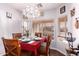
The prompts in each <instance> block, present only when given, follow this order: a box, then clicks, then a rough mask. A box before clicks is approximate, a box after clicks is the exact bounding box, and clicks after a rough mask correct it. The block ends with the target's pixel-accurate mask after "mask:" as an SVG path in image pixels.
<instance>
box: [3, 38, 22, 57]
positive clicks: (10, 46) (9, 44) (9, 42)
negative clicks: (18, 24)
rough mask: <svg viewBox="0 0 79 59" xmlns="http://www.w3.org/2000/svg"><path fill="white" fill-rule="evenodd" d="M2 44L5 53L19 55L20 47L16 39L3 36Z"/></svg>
mask: <svg viewBox="0 0 79 59" xmlns="http://www.w3.org/2000/svg"><path fill="white" fill-rule="evenodd" d="M3 44H4V47H5V51H6V55H12V56H20V52H21V48H20V44H19V41H18V40H16V39H4V38H3Z"/></svg>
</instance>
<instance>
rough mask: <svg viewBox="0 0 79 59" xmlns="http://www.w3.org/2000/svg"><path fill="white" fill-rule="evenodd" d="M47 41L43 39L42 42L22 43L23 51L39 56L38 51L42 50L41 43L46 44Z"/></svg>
mask: <svg viewBox="0 0 79 59" xmlns="http://www.w3.org/2000/svg"><path fill="white" fill-rule="evenodd" d="M46 40H47V39H46V38H45V37H42V38H41V40H39V41H34V42H33V43H25V42H20V45H21V49H22V50H27V51H32V52H34V53H35V55H37V50H38V49H39V48H40V45H41V43H43V42H45V41H46Z"/></svg>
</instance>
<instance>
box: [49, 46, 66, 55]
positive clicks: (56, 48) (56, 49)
mask: <svg viewBox="0 0 79 59" xmlns="http://www.w3.org/2000/svg"><path fill="white" fill-rule="evenodd" d="M50 49H54V50H57V51H58V52H60V53H62V54H63V55H65V56H67V55H66V54H65V53H64V52H62V51H60V50H59V49H57V48H52V47H51V48H50Z"/></svg>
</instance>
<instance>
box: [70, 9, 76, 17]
mask: <svg viewBox="0 0 79 59" xmlns="http://www.w3.org/2000/svg"><path fill="white" fill-rule="evenodd" d="M70 14H71V17H73V16H74V15H75V8H73V9H72V10H70Z"/></svg>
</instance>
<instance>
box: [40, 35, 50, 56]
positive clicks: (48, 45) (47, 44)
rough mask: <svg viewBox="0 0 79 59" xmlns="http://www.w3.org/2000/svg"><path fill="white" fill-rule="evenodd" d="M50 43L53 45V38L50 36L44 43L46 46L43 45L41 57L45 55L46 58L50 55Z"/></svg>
mask: <svg viewBox="0 0 79 59" xmlns="http://www.w3.org/2000/svg"><path fill="white" fill-rule="evenodd" d="M50 43H51V36H50V35H48V36H47V40H46V42H45V43H44V45H41V47H40V49H39V55H45V56H48V55H49V53H50V49H49V47H50Z"/></svg>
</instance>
